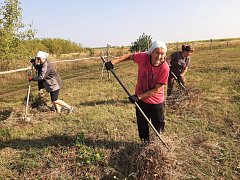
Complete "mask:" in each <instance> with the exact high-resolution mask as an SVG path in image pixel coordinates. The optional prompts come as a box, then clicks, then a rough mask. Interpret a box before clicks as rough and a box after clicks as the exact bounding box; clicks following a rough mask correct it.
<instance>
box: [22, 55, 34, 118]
mask: <svg viewBox="0 0 240 180" xmlns="http://www.w3.org/2000/svg"><path fill="white" fill-rule="evenodd" d="M30 59H31V57H30ZM32 70H33V63H32V64H31V70H30V73H29V75H30V76H31V75H32ZM30 92H31V82H30V81H28V93H27V103H26V109H25V116H24V117H25V118H27V115H28V104H29V98H30Z"/></svg>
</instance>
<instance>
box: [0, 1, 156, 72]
mask: <svg viewBox="0 0 240 180" xmlns="http://www.w3.org/2000/svg"><path fill="white" fill-rule="evenodd" d="M21 19H22V8H21V3H20V1H19V0H4V2H3V3H1V4H0V71H4V70H9V69H13V68H15V67H16V66H17V65H18V64H22V63H21V62H19V61H21V59H26V58H28V56H29V55H34V54H35V53H36V52H37V51H38V50H43V51H47V52H49V53H50V54H54V55H55V56H56V57H58V56H60V55H61V54H68V53H82V52H87V53H89V56H92V55H93V54H94V50H93V49H91V48H84V47H82V46H81V44H78V43H75V42H72V41H70V40H65V39H61V38H44V39H39V38H35V36H36V34H37V31H36V30H35V29H34V28H33V25H31V24H27V25H26V24H24V23H22V21H21ZM151 39H152V38H151V36H148V35H146V34H145V33H143V34H142V35H141V36H140V37H139V38H138V39H137V40H136V41H135V42H133V43H132V44H131V46H130V49H129V51H131V52H134V51H145V50H147V49H148V47H149V46H151Z"/></svg>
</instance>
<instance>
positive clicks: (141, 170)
mask: <svg viewBox="0 0 240 180" xmlns="http://www.w3.org/2000/svg"><path fill="white" fill-rule="evenodd" d="M130 161H131V172H132V173H131V174H130V176H131V177H132V178H134V179H135V178H136V179H174V169H175V168H176V161H175V158H174V156H173V153H172V152H169V151H168V150H167V149H166V148H163V146H162V145H159V143H155V142H153V143H150V144H146V145H144V146H140V147H139V148H137V149H135V152H134V153H133V154H132V156H131V157H130Z"/></svg>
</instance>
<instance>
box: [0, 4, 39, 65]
mask: <svg viewBox="0 0 240 180" xmlns="http://www.w3.org/2000/svg"><path fill="white" fill-rule="evenodd" d="M1 6H2V7H1V8H0V63H1V69H9V67H10V66H11V65H13V64H14V63H15V60H16V58H17V55H18V54H19V51H20V49H21V42H22V40H23V39H31V38H33V37H34V35H35V31H34V30H32V29H29V30H26V31H23V28H25V27H26V25H24V24H23V23H22V22H21V20H22V8H21V7H20V2H19V0H5V1H4V3H3V4H1Z"/></svg>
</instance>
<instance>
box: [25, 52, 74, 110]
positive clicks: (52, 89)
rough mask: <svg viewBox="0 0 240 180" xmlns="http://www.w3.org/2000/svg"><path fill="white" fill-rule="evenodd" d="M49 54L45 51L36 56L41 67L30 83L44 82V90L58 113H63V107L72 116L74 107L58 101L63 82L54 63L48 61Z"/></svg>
mask: <svg viewBox="0 0 240 180" xmlns="http://www.w3.org/2000/svg"><path fill="white" fill-rule="evenodd" d="M48 55H49V54H48V53H46V52H43V51H38V53H37V55H36V60H37V62H38V63H39V64H40V65H41V66H39V68H38V69H37V71H38V73H37V74H38V75H37V76H35V77H29V81H38V82H39V81H42V82H43V85H44V88H45V89H46V91H47V92H49V93H50V96H51V101H52V103H53V105H54V107H55V109H56V111H57V112H58V113H60V112H61V106H63V107H66V108H67V109H68V114H71V113H72V111H73V107H72V106H70V105H69V104H67V103H65V102H64V101H62V100H60V99H58V96H59V91H60V89H61V86H62V80H61V78H60V76H59V74H58V73H57V71H56V70H55V68H54V66H53V64H52V63H50V62H49V61H48V59H47V58H48Z"/></svg>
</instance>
